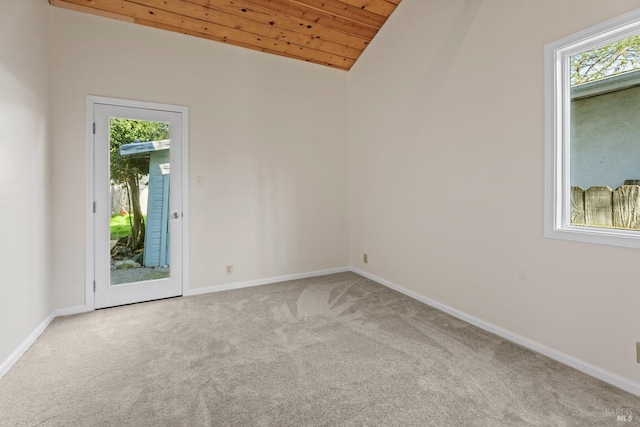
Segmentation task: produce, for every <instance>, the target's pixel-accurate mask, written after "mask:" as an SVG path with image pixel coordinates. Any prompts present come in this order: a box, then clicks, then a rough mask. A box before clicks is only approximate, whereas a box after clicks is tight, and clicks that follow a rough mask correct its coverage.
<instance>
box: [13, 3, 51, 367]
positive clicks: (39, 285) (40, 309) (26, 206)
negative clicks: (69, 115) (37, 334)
mask: <svg viewBox="0 0 640 427" xmlns="http://www.w3.org/2000/svg"><path fill="white" fill-rule="evenodd" d="M48 40H49V5H48V4H47V2H42V1H39V0H26V1H25V0H2V6H1V13H0V224H1V227H2V229H1V231H0V293H1V295H2V296H1V297H0V337H1V339H0V364H2V362H3V361H5V360H6V359H7V358H8V357H9V356H10V355H11V353H13V351H14V350H15V349H16V348H18V346H19V344H20V343H21V342H22V341H23V340H25V339H26V338H27V336H28V335H29V334H30V333H31V332H32V331H33V330H34V329H36V327H37V326H38V325H39V324H40V323H41V322H42V321H43V320H45V318H47V317H48V316H49V314H51V306H50V303H49V299H50V294H49V289H50V281H49V267H50V265H49V262H50V244H49V235H50V218H51V211H50V201H49V194H50V191H49V190H50V187H49V175H50V170H49V137H48V132H49V131H48V126H49V78H48V72H49V69H48V58H47V56H48V54H47V49H48V47H47V41H48Z"/></svg>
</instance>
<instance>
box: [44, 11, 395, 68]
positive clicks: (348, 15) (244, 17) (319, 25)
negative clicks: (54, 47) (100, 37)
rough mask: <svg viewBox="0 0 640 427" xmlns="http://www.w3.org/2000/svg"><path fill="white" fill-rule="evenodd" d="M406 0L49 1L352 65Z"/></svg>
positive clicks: (321, 61)
mask: <svg viewBox="0 0 640 427" xmlns="http://www.w3.org/2000/svg"><path fill="white" fill-rule="evenodd" d="M400 1H401V0H49V3H50V4H52V5H53V6H59V7H63V8H67V9H72V10H77V11H81V12H86V13H91V14H95V15H101V16H106V17H109V18H115V19H119V20H123V21H127V22H132V23H136V24H140V25H146V26H149V27H154V28H160V29H163V30H168V31H175V32H178V33H183V34H188V35H192V36H196V37H202V38H205V39H209V40H215V41H218V42H223V43H229V44H233V45H236V46H242V47H246V48H249V49H255V50H259V51H262V52H267V53H271V54H275V55H281V56H286V57H290V58H295V59H300V60H303V61H309V62H314V63H318V64H322V65H327V66H329V67H334V68H339V69H342V70H349V69H350V68H351V66H352V65H353V64H354V63H355V62H356V60H357V59H358V57H359V56H360V54H361V53H362V52H363V51H364V49H365V48H366V47H367V45H368V44H369V42H370V41H371V39H373V37H374V36H375V35H376V33H377V32H378V30H379V29H380V28H381V27H382V25H383V24H384V23H385V22H386V20H387V18H388V17H389V15H391V13H392V12H393V11H394V10H395V8H396V7H397V6H398V4H399V3H400Z"/></svg>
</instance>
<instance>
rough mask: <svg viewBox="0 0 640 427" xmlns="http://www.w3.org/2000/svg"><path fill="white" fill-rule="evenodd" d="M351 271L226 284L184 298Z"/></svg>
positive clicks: (198, 289) (315, 273) (204, 289)
mask: <svg viewBox="0 0 640 427" xmlns="http://www.w3.org/2000/svg"><path fill="white" fill-rule="evenodd" d="M348 271H351V269H350V268H349V267H339V268H331V269H328V270H319V271H310V272H307V273H299V274H289V275H286V276H277V277H269V278H266V279H257V280H248V281H246V282H235V283H225V284H223V285H216V286H209V287H206V288H196V289H190V290H188V291H185V293H184V296H193V295H202V294H209V293H212V292H220V291H228V290H232V289H242V288H250V287H253V286H262V285H269V284H272V283H278V282H286V281H288V280H298V279H306V278H308V277H319V276H326V275H328V274H335V273H346V272H348Z"/></svg>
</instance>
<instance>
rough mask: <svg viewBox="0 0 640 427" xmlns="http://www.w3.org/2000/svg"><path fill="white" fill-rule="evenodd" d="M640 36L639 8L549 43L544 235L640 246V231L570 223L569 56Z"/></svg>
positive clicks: (546, 80)
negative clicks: (633, 36)
mask: <svg viewBox="0 0 640 427" xmlns="http://www.w3.org/2000/svg"><path fill="white" fill-rule="evenodd" d="M636 34H640V9H636V10H634V11H631V12H629V13H626V14H624V15H621V16H619V17H617V18H614V19H611V20H608V21H606V22H603V23H600V24H598V25H595V26H593V27H590V28H587V29H585V30H583V31H580V32H578V33H575V34H572V35H570V36H567V37H565V38H563V39H560V40H557V41H555V42H552V43H549V44H547V45H546V46H545V51H544V55H545V209H544V210H545V218H544V235H545V237H549V238H555V239H564V240H574V241H579V242H587V243H596V244H602V245H613V246H623V247H630V248H640V231H634V230H622V229H611V228H598V227H585V226H575V225H571V188H570V152H571V151H570V147H569V142H570V131H569V129H570V124H571V122H570V109H571V87H570V69H569V59H570V57H571V56H573V55H575V54H578V53H581V52H584V51H586V50H590V49H594V48H597V47H600V46H603V45H606V44H608V43H611V42H613V41H616V40H619V39H622V38H625V37H630V36H632V35H636Z"/></svg>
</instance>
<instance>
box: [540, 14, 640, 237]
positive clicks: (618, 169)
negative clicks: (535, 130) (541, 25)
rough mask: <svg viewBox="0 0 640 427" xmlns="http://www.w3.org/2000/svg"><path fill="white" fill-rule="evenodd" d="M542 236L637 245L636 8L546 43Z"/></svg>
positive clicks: (639, 40) (639, 75)
mask: <svg viewBox="0 0 640 427" xmlns="http://www.w3.org/2000/svg"><path fill="white" fill-rule="evenodd" d="M545 110H546V111H545V112H546V117H545V119H546V123H545V128H546V129H545V138H546V146H545V160H546V164H545V236H546V237H552V238H559V239H567V240H576V241H582V242H590V243H599V244H607V245H615V246H626V247H634V248H640V9H638V10H635V11H633V12H630V13H627V14H625V15H622V16H620V17H618V18H615V19H612V20H610V21H607V22H604V23H602V24H599V25H596V26H594V27H591V28H588V29H586V30H584V31H581V32H579V33H576V34H573V35H570V36H568V37H565V38H563V39H562V40H558V41H556V42H553V43H550V44H548V45H547V46H545Z"/></svg>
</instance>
